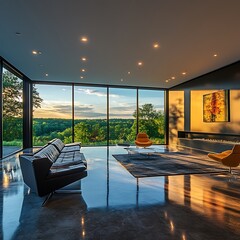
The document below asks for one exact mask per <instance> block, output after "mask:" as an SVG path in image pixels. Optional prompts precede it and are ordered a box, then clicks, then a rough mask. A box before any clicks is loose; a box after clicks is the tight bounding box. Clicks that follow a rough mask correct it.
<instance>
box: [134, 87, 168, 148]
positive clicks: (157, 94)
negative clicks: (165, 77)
mask: <svg viewBox="0 0 240 240" xmlns="http://www.w3.org/2000/svg"><path fill="white" fill-rule="evenodd" d="M138 96H139V107H138V119H139V122H138V125H139V129H138V131H139V132H146V133H147V134H148V135H149V137H150V139H151V140H152V141H153V143H154V144H164V143H165V121H164V119H165V116H164V91H159V90H142V89H140V90H139V92H138Z"/></svg>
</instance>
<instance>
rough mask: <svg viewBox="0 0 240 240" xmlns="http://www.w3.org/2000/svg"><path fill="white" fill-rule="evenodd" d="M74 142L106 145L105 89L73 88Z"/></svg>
mask: <svg viewBox="0 0 240 240" xmlns="http://www.w3.org/2000/svg"><path fill="white" fill-rule="evenodd" d="M74 141H75V142H82V144H83V145H85V146H86V145H88V146H89V145H107V88H101V87H83V86H75V87H74Z"/></svg>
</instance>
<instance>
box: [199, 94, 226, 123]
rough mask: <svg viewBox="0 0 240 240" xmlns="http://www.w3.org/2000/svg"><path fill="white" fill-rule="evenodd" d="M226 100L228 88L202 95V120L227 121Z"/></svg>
mask: <svg viewBox="0 0 240 240" xmlns="http://www.w3.org/2000/svg"><path fill="white" fill-rule="evenodd" d="M228 102H229V101H228V90H220V91H217V92H213V93H209V94H205V95H203V121H204V122H227V121H229V112H228Z"/></svg>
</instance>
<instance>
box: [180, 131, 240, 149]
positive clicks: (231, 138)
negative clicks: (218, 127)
mask: <svg viewBox="0 0 240 240" xmlns="http://www.w3.org/2000/svg"><path fill="white" fill-rule="evenodd" d="M178 144H179V145H181V146H185V147H190V148H196V149H200V150H205V151H207V152H221V151H225V150H228V149H231V148H232V147H233V145H234V144H240V135H237V134H225V133H206V132H191V131H178Z"/></svg>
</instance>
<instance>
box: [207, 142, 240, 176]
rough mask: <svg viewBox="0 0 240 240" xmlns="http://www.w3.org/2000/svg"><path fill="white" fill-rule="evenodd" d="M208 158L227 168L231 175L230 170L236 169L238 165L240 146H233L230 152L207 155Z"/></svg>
mask: <svg viewBox="0 0 240 240" xmlns="http://www.w3.org/2000/svg"><path fill="white" fill-rule="evenodd" d="M208 157H209V158H211V159H213V160H216V161H218V162H221V163H222V164H223V165H224V166H227V167H229V172H230V173H231V172H232V169H231V168H232V167H237V166H238V165H239V164H240V144H236V145H234V146H233V148H232V150H227V151H224V152H221V153H209V154H208Z"/></svg>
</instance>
